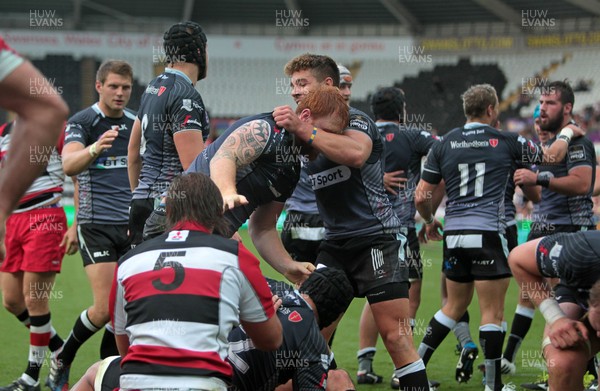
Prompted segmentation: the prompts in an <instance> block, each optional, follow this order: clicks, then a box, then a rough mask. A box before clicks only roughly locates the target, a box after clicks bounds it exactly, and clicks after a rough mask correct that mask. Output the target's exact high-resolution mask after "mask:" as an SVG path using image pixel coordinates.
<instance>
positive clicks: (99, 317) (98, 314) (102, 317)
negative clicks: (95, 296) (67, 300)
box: [88, 303, 110, 325]
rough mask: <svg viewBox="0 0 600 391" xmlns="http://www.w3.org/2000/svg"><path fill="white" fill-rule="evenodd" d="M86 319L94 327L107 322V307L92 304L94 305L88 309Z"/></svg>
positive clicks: (108, 317)
mask: <svg viewBox="0 0 600 391" xmlns="http://www.w3.org/2000/svg"><path fill="white" fill-rule="evenodd" d="M88 317H89V318H90V320H91V321H92V322H93V323H94V324H96V325H100V324H104V323H106V322H108V321H109V320H110V313H109V311H108V305H102V304H100V305H98V304H97V303H94V305H93V306H92V307H91V308H90V309H88Z"/></svg>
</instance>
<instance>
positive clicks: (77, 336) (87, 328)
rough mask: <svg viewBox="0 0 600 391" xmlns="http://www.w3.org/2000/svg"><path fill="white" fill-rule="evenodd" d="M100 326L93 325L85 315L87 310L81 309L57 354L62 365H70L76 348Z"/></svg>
mask: <svg viewBox="0 0 600 391" xmlns="http://www.w3.org/2000/svg"><path fill="white" fill-rule="evenodd" d="M98 330H100V328H99V327H98V326H96V325H94V324H93V323H92V322H91V321H90V319H89V318H88V316H87V310H85V311H83V312H82V313H81V315H79V317H78V318H77V320H76V321H75V325H74V326H73V330H71V333H70V334H69V337H68V338H67V340H66V341H65V345H64V347H63V350H62V352H60V354H59V355H58V359H59V361H60V362H61V363H62V365H71V363H72V362H73V360H74V359H75V355H76V354H77V350H79V348H80V347H81V345H83V344H84V343H85V341H87V340H88V339H90V338H91V337H92V335H94V334H95V333H96V332H97V331H98Z"/></svg>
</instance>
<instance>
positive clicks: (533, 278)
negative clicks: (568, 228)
mask: <svg viewBox="0 0 600 391" xmlns="http://www.w3.org/2000/svg"><path fill="white" fill-rule="evenodd" d="M599 244H600V232H598V231H580V232H575V233H557V234H553V235H550V236H546V237H543V238H538V239H534V240H532V241H529V242H527V243H524V244H522V245H520V246H518V247H517V248H516V249H514V250H513V251H512V252H511V253H510V256H509V259H508V262H509V265H510V268H511V270H512V272H513V275H514V276H515V279H516V280H517V283H518V284H519V288H520V289H521V291H522V292H525V293H526V294H527V297H529V299H530V300H531V301H532V302H533V303H534V304H535V306H536V307H538V308H539V309H540V312H541V313H542V315H543V316H544V319H545V320H546V328H545V330H544V336H545V338H544V341H543V343H542V352H543V355H544V358H545V360H546V363H547V368H548V374H549V379H548V384H549V386H550V388H548V389H552V390H582V389H583V375H584V374H585V372H586V369H587V366H588V362H589V360H590V359H592V358H593V357H594V355H595V354H596V353H597V352H598V351H599V350H600V339H599V336H600V283H599V282H598V281H599V280H600V247H599ZM546 278H560V280H561V282H562V283H564V284H565V285H566V286H570V287H577V289H576V290H575V291H574V294H575V295H576V296H575V297H574V299H575V300H576V301H577V307H578V311H573V308H572V306H570V308H569V310H570V313H569V312H565V311H564V310H563V309H562V304H559V303H558V301H557V300H556V299H555V298H554V295H555V294H554V293H553V292H552V288H551V287H550V285H549V284H548V283H547V282H546V280H545V279H546ZM584 315H586V316H584ZM578 319H579V320H578Z"/></svg>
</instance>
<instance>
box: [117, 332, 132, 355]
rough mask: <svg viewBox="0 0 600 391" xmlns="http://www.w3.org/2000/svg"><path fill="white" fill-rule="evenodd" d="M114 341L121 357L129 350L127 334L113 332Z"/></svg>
mask: <svg viewBox="0 0 600 391" xmlns="http://www.w3.org/2000/svg"><path fill="white" fill-rule="evenodd" d="M115 341H116V343H117V350H118V351H119V355H120V356H121V357H125V355H126V354H127V351H128V350H129V338H128V337H127V334H115Z"/></svg>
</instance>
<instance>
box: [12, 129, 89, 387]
mask: <svg viewBox="0 0 600 391" xmlns="http://www.w3.org/2000/svg"><path fill="white" fill-rule="evenodd" d="M19 121H20V119H18V120H17V121H16V122H19ZM13 130H14V122H11V123H8V124H3V125H1V126H0V164H3V163H4V159H5V158H6V157H7V156H8V152H9V150H10V148H11V147H10V145H11V138H12V136H13V134H14V133H13ZM63 141H64V139H63V138H62V137H61V138H60V139H59V142H58V145H57V146H56V147H55V148H54V149H53V150H52V154H51V155H50V156H49V160H48V161H43V162H42V161H40V162H39V163H38V164H40V165H41V164H42V163H44V165H46V163H47V167H46V170H45V171H44V172H43V173H42V174H41V175H40V176H38V178H36V179H35V181H34V182H33V183H32V185H31V186H30V187H29V189H28V190H27V191H26V192H25V194H24V195H23V197H22V198H21V200H20V202H19V204H18V206H17V208H16V209H15V211H14V213H13V214H12V215H11V216H10V217H9V218H8V220H7V222H6V227H7V235H6V259H5V260H4V262H3V263H2V264H0V272H1V273H0V277H1V278H0V285H1V287H2V301H3V305H4V307H5V308H6V309H7V310H8V311H9V312H10V313H12V314H13V315H15V317H16V318H17V319H18V320H19V321H20V322H21V323H22V324H23V325H25V326H26V327H27V328H29V336H30V337H29V340H30V345H29V360H28V363H27V368H26V369H25V371H24V372H23V374H22V375H21V376H20V377H19V378H18V379H17V380H15V381H14V382H13V383H12V384H10V385H9V386H7V387H2V388H0V389H1V390H6V391H13V390H21V391H35V390H39V389H40V386H39V376H40V370H41V368H42V366H43V365H44V362H45V359H46V358H47V356H46V349H47V348H49V349H50V351H51V352H52V354H53V355H54V356H55V355H56V352H58V351H59V350H60V348H61V347H62V345H63V340H62V339H61V338H60V337H59V335H58V334H57V333H56V330H54V327H52V322H51V318H50V307H49V300H50V298H51V297H52V290H53V287H54V280H55V277H56V273H59V272H60V268H61V264H62V259H63V256H64V254H65V251H66V252H67V253H68V254H74V253H75V252H76V251H77V236H76V233H75V230H74V229H72V228H71V229H69V230H68V231H67V219H66V216H65V212H64V210H63V208H62V205H61V204H60V200H61V196H62V191H63V183H64V179H65V174H64V172H63V169H62V167H61V163H60V153H61V150H62V148H63ZM32 163H33V162H30V164H32Z"/></svg>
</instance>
